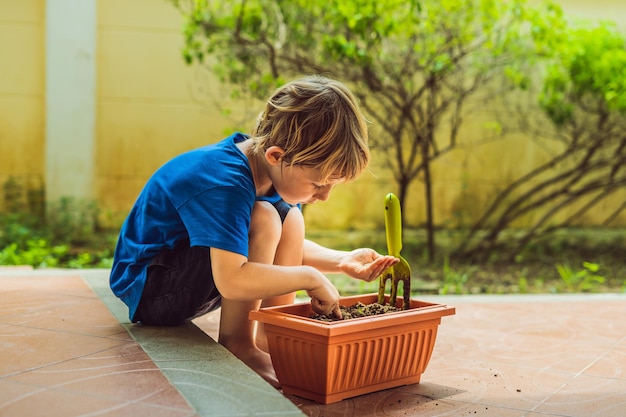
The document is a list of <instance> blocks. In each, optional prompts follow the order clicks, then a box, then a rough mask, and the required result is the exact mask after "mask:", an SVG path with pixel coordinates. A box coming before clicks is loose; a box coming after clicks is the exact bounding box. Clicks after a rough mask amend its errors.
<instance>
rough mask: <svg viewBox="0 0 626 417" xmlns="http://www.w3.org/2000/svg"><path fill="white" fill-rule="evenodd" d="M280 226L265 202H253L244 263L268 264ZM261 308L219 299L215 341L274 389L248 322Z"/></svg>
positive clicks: (270, 371)
mask: <svg viewBox="0 0 626 417" xmlns="http://www.w3.org/2000/svg"><path fill="white" fill-rule="evenodd" d="M280 234H281V223H280V217H279V216H278V213H277V212H276V209H274V207H273V206H272V205H271V204H270V203H267V202H257V203H255V205H254V209H253V211H252V218H251V222H250V234H249V241H250V247H249V253H248V260H249V261H251V262H262V263H266V264H272V263H273V260H274V256H275V254H276V248H277V247H278V242H279V240H280ZM260 305H261V300H258V301H247V302H244V301H233V300H227V299H224V298H222V309H221V310H222V311H221V315H220V328H219V342H220V344H222V345H223V346H224V347H226V348H227V349H228V350H229V351H231V352H232V353H233V354H234V355H235V356H237V357H238V358H239V359H241V360H242V361H243V362H244V363H245V364H246V365H248V366H249V367H250V368H252V369H253V370H254V371H255V372H257V373H258V374H259V375H261V376H262V377H263V378H264V379H265V380H266V381H268V382H269V383H270V384H272V385H273V386H274V387H277V388H279V387H280V384H279V382H278V379H277V378H276V373H275V372H274V367H273V366H272V361H271V358H270V356H269V355H268V354H267V353H266V352H264V351H262V350H261V349H259V348H258V347H257V346H256V344H255V326H256V322H254V321H252V320H249V319H248V313H249V312H250V311H251V310H257V309H258V308H259V306H260Z"/></svg>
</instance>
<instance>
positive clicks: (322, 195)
mask: <svg viewBox="0 0 626 417" xmlns="http://www.w3.org/2000/svg"><path fill="white" fill-rule="evenodd" d="M332 188H333V187H332V186H331V185H327V186H325V187H324V188H322V189H321V190H319V191H318V192H317V193H315V198H316V199H317V200H320V201H326V200H328V197H330V191H331V190H332Z"/></svg>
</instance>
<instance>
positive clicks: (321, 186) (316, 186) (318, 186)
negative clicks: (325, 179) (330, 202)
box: [313, 184, 325, 190]
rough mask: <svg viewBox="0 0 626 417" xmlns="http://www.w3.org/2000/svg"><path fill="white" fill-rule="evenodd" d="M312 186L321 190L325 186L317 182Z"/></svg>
mask: <svg viewBox="0 0 626 417" xmlns="http://www.w3.org/2000/svg"><path fill="white" fill-rule="evenodd" d="M313 187H315V189H316V190H321V189H322V188H324V187H325V186H324V185H319V184H313Z"/></svg>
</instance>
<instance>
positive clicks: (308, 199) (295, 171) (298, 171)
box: [272, 162, 345, 204]
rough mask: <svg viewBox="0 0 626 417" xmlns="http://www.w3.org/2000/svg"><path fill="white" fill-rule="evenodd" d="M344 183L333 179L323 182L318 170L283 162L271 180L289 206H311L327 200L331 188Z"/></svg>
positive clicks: (338, 179) (339, 179) (341, 179)
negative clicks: (299, 204) (300, 204)
mask: <svg viewBox="0 0 626 417" xmlns="http://www.w3.org/2000/svg"><path fill="white" fill-rule="evenodd" d="M344 181H345V179H344V178H334V177H331V178H329V179H327V180H326V181H323V180H322V177H321V175H320V172H319V170H318V169H315V168H309V167H304V166H301V165H291V166H290V165H287V164H286V163H284V162H283V163H282V167H281V168H280V172H279V173H278V175H276V176H275V178H273V179H272V184H273V185H274V189H275V190H276V192H277V193H278V194H279V195H280V196H281V197H282V198H283V200H285V201H286V202H287V203H289V204H297V203H302V204H313V203H315V202H317V201H326V200H328V197H329V196H330V192H331V190H332V189H333V187H334V186H335V185H337V184H340V183H342V182H344Z"/></svg>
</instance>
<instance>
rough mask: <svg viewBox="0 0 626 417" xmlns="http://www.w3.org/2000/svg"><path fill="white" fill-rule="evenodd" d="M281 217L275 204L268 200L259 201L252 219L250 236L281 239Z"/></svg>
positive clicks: (255, 205)
mask: <svg viewBox="0 0 626 417" xmlns="http://www.w3.org/2000/svg"><path fill="white" fill-rule="evenodd" d="M281 223H282V222H281V219H280V216H279V214H278V212H277V211H276V209H275V208H274V206H273V205H272V204H271V203H270V202H267V201H257V202H256V203H254V208H253V209H252V218H251V219H250V236H251V238H252V237H254V236H263V237H264V239H269V238H272V237H273V238H275V239H276V240H278V239H280V235H281V234H282V224H281Z"/></svg>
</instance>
